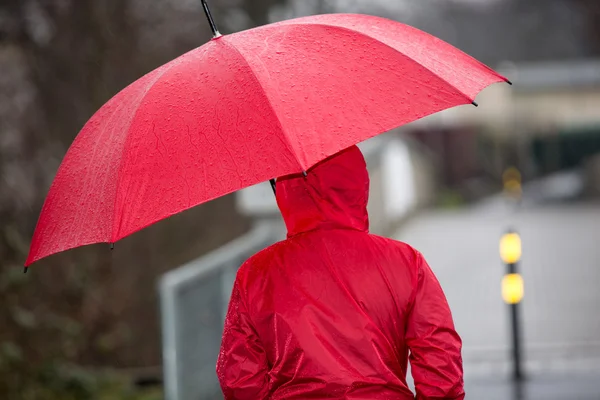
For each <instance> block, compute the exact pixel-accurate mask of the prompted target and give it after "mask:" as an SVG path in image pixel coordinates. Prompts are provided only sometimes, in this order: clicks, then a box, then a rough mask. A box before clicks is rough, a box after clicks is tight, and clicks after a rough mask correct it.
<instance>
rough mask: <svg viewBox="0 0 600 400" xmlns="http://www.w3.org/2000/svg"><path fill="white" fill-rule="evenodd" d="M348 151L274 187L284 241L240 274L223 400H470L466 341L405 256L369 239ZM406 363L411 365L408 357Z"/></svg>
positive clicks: (223, 360) (423, 269)
mask: <svg viewBox="0 0 600 400" xmlns="http://www.w3.org/2000/svg"><path fill="white" fill-rule="evenodd" d="M368 191H369V177H368V173H367V169H366V165H365V161H364V158H363V156H362V154H361V153H360V150H358V148H357V147H352V148H350V149H348V150H346V151H344V152H342V153H339V154H338V155H336V156H334V157H332V158H330V159H328V160H326V161H324V162H322V163H321V164H318V165H317V166H315V167H314V168H313V169H311V170H310V171H309V173H308V176H307V177H303V176H302V175H300V176H293V177H287V178H282V179H279V180H278V182H277V202H278V205H279V208H280V210H281V213H282V214H283V218H284V219H285V223H286V226H287V228H288V239H287V240H285V241H283V242H280V243H277V244H275V245H273V246H271V247H269V248H267V249H265V250H263V251H262V252H260V253H258V254H256V255H255V256H253V257H252V258H250V259H249V260H248V261H247V262H246V263H245V264H244V265H243V266H242V267H241V268H240V270H239V272H238V275H237V278H236V282H235V284H234V288H233V293H232V295H231V302H230V305H229V311H228V315H227V318H226V322H225V329H224V333H223V343H222V346H221V353H220V356H219V360H218V363H217V374H218V376H219V380H220V382H221V387H222V389H223V393H224V396H225V398H226V399H236V400H238V399H240V400H241V399H244V400H245V399H247V400H259V399H369V400H371V399H400V400H404V399H414V398H415V397H414V395H413V394H412V393H411V391H410V390H409V389H408V387H407V384H406V370H407V362H408V359H409V358H410V362H411V368H412V374H413V377H414V380H415V386H416V391H417V395H416V398H417V399H463V398H464V391H463V374H462V360H461V340H460V337H459V336H458V334H457V333H456V331H455V330H454V324H453V322H452V316H451V314H450V309H449V307H448V304H447V302H446V298H445V296H444V293H443V292H442V288H441V287H440V284H439V283H438V281H437V279H436V278H435V276H434V274H433V272H432V271H431V269H430V268H429V266H428V265H427V263H426V262H425V260H424V259H423V256H422V255H421V254H420V253H419V252H417V251H416V250H414V249H413V248H411V247H410V246H408V245H406V244H404V243H400V242H397V241H394V240H391V239H386V238H383V237H379V236H374V235H370V234H369V233H368V216H367V208H366V206H367V199H368ZM409 354H410V357H409Z"/></svg>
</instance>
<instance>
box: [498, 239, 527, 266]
mask: <svg viewBox="0 0 600 400" xmlns="http://www.w3.org/2000/svg"><path fill="white" fill-rule="evenodd" d="M521 253H522V250H521V237H520V236H519V234H517V233H507V234H506V235H504V236H502V239H500V257H501V258H502V261H503V262H505V263H506V264H516V263H517V262H519V260H520V259H521Z"/></svg>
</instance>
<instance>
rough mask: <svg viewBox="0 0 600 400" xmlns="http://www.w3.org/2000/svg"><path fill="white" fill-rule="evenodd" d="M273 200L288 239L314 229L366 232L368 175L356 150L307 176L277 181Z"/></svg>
mask: <svg viewBox="0 0 600 400" xmlns="http://www.w3.org/2000/svg"><path fill="white" fill-rule="evenodd" d="M276 198H277V205H278V206H279V210H280V211H281V214H282V216H283V219H284V221H285V224H286V227H287V230H288V237H291V236H294V235H297V234H300V233H304V232H309V231H313V230H316V229H353V230H358V231H364V232H367V231H368V229H369V217H368V213H367V202H368V199H369V174H368V172H367V165H366V162H365V159H364V157H363V155H362V153H361V151H360V150H359V148H358V147H357V146H352V147H350V148H348V149H346V150H343V151H342V152H340V153H337V154H335V155H333V156H331V157H329V158H327V159H326V160H324V161H321V162H320V163H318V164H316V165H315V166H314V167H312V168H311V169H309V170H308V174H307V176H304V175H303V174H302V173H300V174H294V175H288V176H285V177H281V178H279V179H277V183H276Z"/></svg>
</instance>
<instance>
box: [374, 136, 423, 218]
mask: <svg viewBox="0 0 600 400" xmlns="http://www.w3.org/2000/svg"><path fill="white" fill-rule="evenodd" d="M382 161H383V164H382V169H383V196H384V206H385V213H386V215H387V216H388V217H389V218H391V219H397V218H402V217H404V216H405V215H407V214H408V213H409V212H411V211H412V210H413V209H414V207H416V205H417V202H418V199H417V190H416V185H415V171H414V165H413V162H412V159H411V152H410V149H409V147H408V145H407V144H406V142H404V141H402V140H399V139H397V140H392V141H390V143H389V145H388V146H387V148H386V150H385V152H384V153H383V160H382Z"/></svg>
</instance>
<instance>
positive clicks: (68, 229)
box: [26, 14, 506, 265]
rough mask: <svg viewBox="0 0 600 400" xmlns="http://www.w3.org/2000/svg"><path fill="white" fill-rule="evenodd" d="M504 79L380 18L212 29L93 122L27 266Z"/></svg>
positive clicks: (60, 180)
mask: <svg viewBox="0 0 600 400" xmlns="http://www.w3.org/2000/svg"><path fill="white" fill-rule="evenodd" d="M500 81H506V79H505V78H504V77H502V76H500V75H498V74H497V73H496V72H494V71H493V70H491V69H490V68H488V67H487V66H485V65H483V64H482V63H480V62H479V61H477V60H475V59H473V58H472V57H470V56H468V55H466V54H464V53H463V52H461V51H460V50H458V49H456V48H455V47H453V46H451V45H449V44H448V43H445V42H443V41H442V40H440V39H438V38H435V37H433V36H431V35H429V34H427V33H425V32H422V31H420V30H418V29H415V28H412V27H410V26H407V25H404V24H401V23H398V22H394V21H390V20H387V19H382V18H378V17H373V16H366V15H350V14H332V15H319V16H312V17H305V18H299V19H293V20H288V21H284V22H279V23H275V24H270V25H266V26H263V27H259V28H255V29H251V30H247V31H243V32H239V33H235V34H232V35H225V36H220V35H218V32H217V34H216V37H215V38H214V39H213V40H211V41H210V42H208V43H206V44H205V45H203V46H201V47H199V48H197V49H195V50H192V51H190V52H189V53H186V54H184V55H182V56H181V57H179V58H177V59H175V60H173V61H171V62H170V63H168V64H166V65H163V66H162V67H160V68H158V69H156V70H154V71H152V72H150V73H149V74H147V75H145V76H144V77H142V78H140V79H139V80H137V81H136V82H134V83H133V84H131V85H130V86H128V87H127V88H125V89H124V90H122V91H121V92H120V93H118V94H117V95H116V96H115V97H113V98H112V99H111V100H110V101H109V102H108V103H107V104H105V105H104V106H103V107H102V108H101V109H100V110H99V111H98V112H97V113H96V114H95V115H94V116H93V117H92V118H91V119H90V120H89V121H88V122H87V124H86V125H85V126H84V127H83V129H82V131H81V132H80V133H79V135H78V136H77V138H76V139H75V141H74V143H73V144H72V146H71V148H70V149H69V151H68V152H67V154H66V156H65V158H64V160H63V162H62V164H61V166H60V168H59V170H58V173H57V175H56V178H55V180H54V182H53V184H52V186H51V188H50V192H49V194H48V196H47V199H46V202H45V204H44V207H43V209H42V212H41V215H40V218H39V222H38V225H37V227H36V230H35V233H34V236H33V240H32V244H31V249H30V254H29V257H28V258H27V261H26V265H29V264H31V263H33V262H35V261H37V260H39V259H41V258H43V257H46V256H48V255H51V254H54V253H57V252H60V251H64V250H67V249H70V248H74V247H77V246H82V245H87V244H92V243H101V242H106V243H114V242H116V241H118V240H120V239H122V238H124V237H125V236H128V235H130V234H132V233H134V232H136V231H138V230H140V229H143V228H144V227H147V226H149V225H151V224H153V223H155V222H157V221H159V220H161V219H164V218H166V217H169V216H171V215H173V214H176V213H179V212H181V211H183V210H186V209H188V208H190V207H194V206H196V205H198V204H201V203H204V202H206V201H209V200H211V199H214V198H217V197H219V196H223V195H225V194H228V193H231V192H234V191H236V190H238V189H242V188H244V187H247V186H251V185H254V184H257V183H259V182H263V181H266V180H269V179H271V178H274V177H278V176H283V175H288V174H292V173H299V172H303V171H308V170H309V169H310V167H311V166H313V165H315V164H316V163H318V162H319V161H322V160H323V159H325V158H327V157H328V156H331V155H333V154H335V153H337V152H339V151H341V150H343V149H345V148H348V147H349V146H351V145H354V144H357V143H359V142H361V141H364V140H366V139H369V138H371V137H373V136H375V135H377V134H380V133H382V132H386V131H388V130H390V129H393V128H396V127H398V126H400V125H403V124H406V123H409V122H411V121H414V120H417V119H419V118H422V117H424V116H427V115H430V114H432V113H435V112H438V111H441V110H444V109H447V108H450V107H454V106H457V105H461V104H471V103H472V102H473V101H474V98H475V96H476V95H477V94H478V93H479V92H480V91H481V90H482V89H483V88H485V87H486V86H488V85H490V84H492V83H494V82H500ZM199 223H201V221H199Z"/></svg>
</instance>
